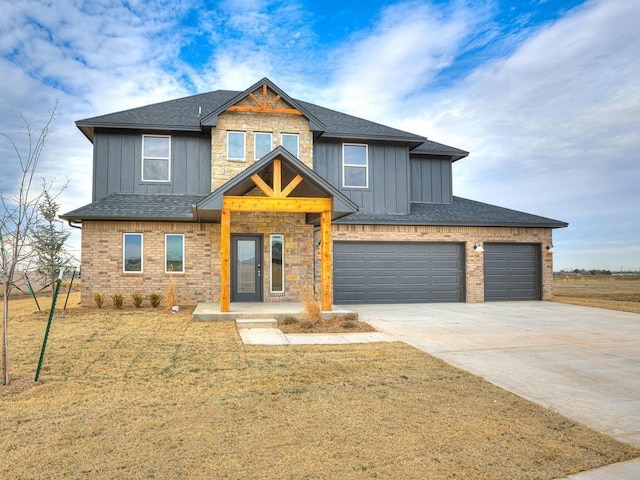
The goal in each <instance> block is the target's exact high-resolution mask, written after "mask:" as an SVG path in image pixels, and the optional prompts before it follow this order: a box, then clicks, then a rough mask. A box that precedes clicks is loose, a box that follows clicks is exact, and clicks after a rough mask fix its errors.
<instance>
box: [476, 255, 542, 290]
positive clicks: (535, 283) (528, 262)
mask: <svg viewBox="0 0 640 480" xmlns="http://www.w3.org/2000/svg"><path fill="white" fill-rule="evenodd" d="M541 298H542V295H541V288H540V245H538V244H522V243H502V244H500V243H496V244H488V243H485V244H484V299H485V300H486V301H492V300H540V299H541Z"/></svg>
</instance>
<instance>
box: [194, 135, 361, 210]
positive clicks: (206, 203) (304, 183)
mask: <svg viewBox="0 0 640 480" xmlns="http://www.w3.org/2000/svg"><path fill="white" fill-rule="evenodd" d="M276 159H277V160H280V162H281V164H282V166H281V169H282V170H281V175H282V178H281V180H282V185H283V186H284V185H287V184H289V183H290V182H292V181H293V180H294V179H295V178H296V176H298V175H299V176H300V177H301V181H299V183H297V184H296V186H295V188H293V189H292V190H291V191H290V192H288V197H290V198H295V197H325V198H332V199H333V214H332V218H333V219H337V218H341V217H343V216H345V215H348V214H351V213H354V212H357V211H358V206H357V205H356V204H355V203H353V202H352V201H351V200H350V199H349V198H347V197H346V196H345V195H344V194H343V193H341V192H340V191H339V190H338V189H336V188H335V187H334V186H333V185H331V184H330V183H328V182H327V181H326V180H324V179H323V178H322V177H321V176H319V175H318V174H317V173H316V172H314V171H313V170H311V169H310V168H309V167H307V166H306V165H305V164H304V163H302V162H301V161H300V160H298V159H297V158H296V157H295V156H293V155H292V154H291V153H290V152H289V151H288V150H287V149H285V148H284V147H282V146H278V147H277V148H275V149H274V150H272V151H271V152H270V153H268V154H267V155H265V156H264V157H262V158H261V159H260V160H259V161H257V162H256V163H254V164H253V165H251V166H250V167H248V168H247V169H245V170H243V171H242V173H240V174H239V175H237V176H235V177H234V178H232V179H231V180H229V181H228V182H227V183H225V184H224V185H222V186H221V187H219V188H217V189H216V190H215V191H213V192H211V194H209V195H208V196H207V197H206V198H204V199H203V200H201V201H200V202H198V204H197V205H196V208H195V210H196V212H197V216H198V219H200V220H204V221H214V222H216V221H218V220H219V217H220V211H221V210H222V204H223V199H224V197H225V196H243V195H246V194H247V193H249V192H250V191H252V190H254V189H255V188H256V183H255V181H254V180H253V179H252V178H251V177H252V176H254V175H256V174H257V175H258V176H260V177H261V178H263V179H265V178H266V179H269V178H273V176H274V170H273V165H274V161H275V160H276ZM285 189H286V187H285ZM309 221H311V222H313V221H314V219H313V218H310V219H309Z"/></svg>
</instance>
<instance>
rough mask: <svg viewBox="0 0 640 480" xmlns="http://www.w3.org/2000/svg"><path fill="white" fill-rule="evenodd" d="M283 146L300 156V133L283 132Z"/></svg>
mask: <svg viewBox="0 0 640 480" xmlns="http://www.w3.org/2000/svg"><path fill="white" fill-rule="evenodd" d="M282 146H283V147H284V148H286V149H287V150H289V152H291V153H293V154H294V155H295V157H296V158H298V134H297V133H283V134H282Z"/></svg>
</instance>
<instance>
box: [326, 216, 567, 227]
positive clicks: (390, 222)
mask: <svg viewBox="0 0 640 480" xmlns="http://www.w3.org/2000/svg"><path fill="white" fill-rule="evenodd" d="M338 223H341V224H344V225H414V226H420V225H422V226H434V227H515V228H566V227H568V226H569V224H568V223H564V222H554V223H526V222H455V221H419V220H408V221H403V220H402V219H398V220H367V219H362V220H361V219H353V220H350V219H349V218H348V217H347V218H343V219H340V220H338Z"/></svg>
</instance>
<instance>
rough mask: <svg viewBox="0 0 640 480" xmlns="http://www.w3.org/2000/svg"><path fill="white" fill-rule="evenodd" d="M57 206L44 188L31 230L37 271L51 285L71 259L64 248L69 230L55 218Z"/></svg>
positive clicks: (52, 289) (69, 233)
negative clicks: (35, 221) (36, 218)
mask: <svg viewBox="0 0 640 480" xmlns="http://www.w3.org/2000/svg"><path fill="white" fill-rule="evenodd" d="M63 188H64V187H63ZM59 208H60V205H58V203H57V202H56V200H55V198H53V197H52V196H51V195H50V194H49V191H48V190H46V189H45V190H44V191H43V195H42V199H41V201H40V204H39V205H38V211H39V212H40V220H39V222H38V224H37V225H36V226H35V229H34V230H33V240H32V248H33V252H34V254H35V257H36V265H37V266H38V273H41V274H42V275H44V276H45V278H47V279H48V280H49V281H50V282H51V285H53V284H54V282H55V280H56V278H57V277H58V272H59V271H60V269H61V268H64V267H66V266H67V265H68V264H69V263H70V261H71V259H70V258H69V256H68V255H67V253H66V251H65V248H64V244H65V242H66V241H67V239H68V238H69V235H71V232H69V231H67V230H66V229H65V228H64V224H63V223H62V222H61V221H60V220H58V219H57V217H58V209H59ZM54 292H55V289H54V288H51V298H52V300H53V295H54Z"/></svg>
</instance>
